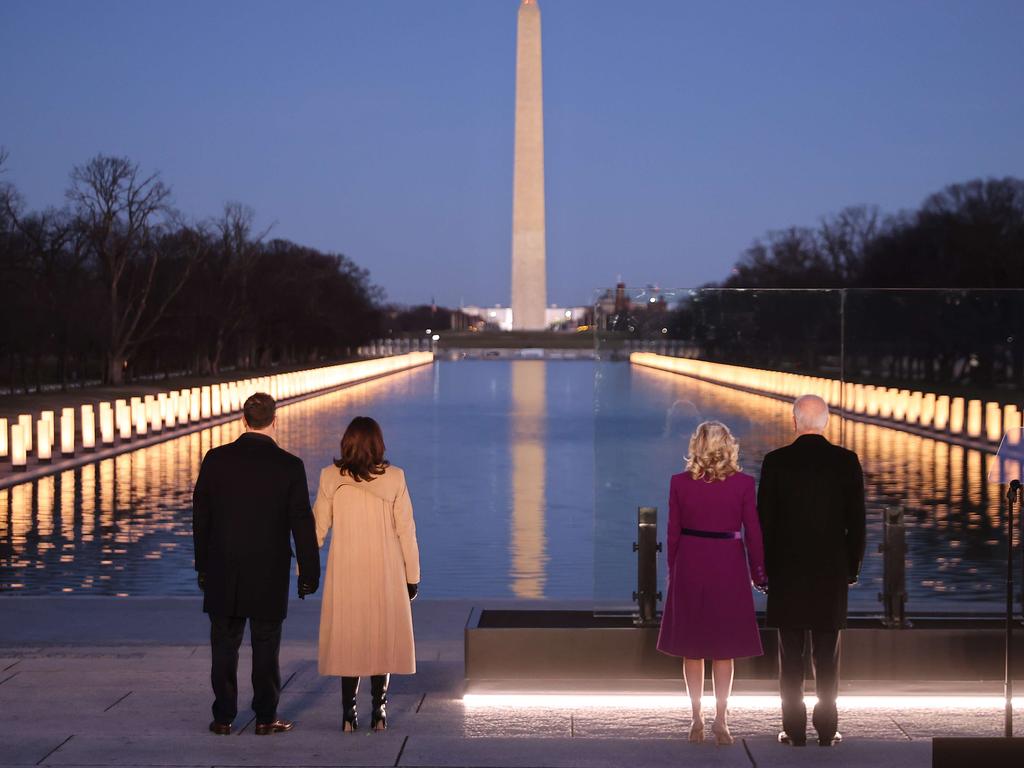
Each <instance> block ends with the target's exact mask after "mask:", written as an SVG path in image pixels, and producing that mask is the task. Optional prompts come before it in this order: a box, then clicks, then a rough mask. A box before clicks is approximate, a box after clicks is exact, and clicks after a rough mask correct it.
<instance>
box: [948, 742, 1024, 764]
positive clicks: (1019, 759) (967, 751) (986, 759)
mask: <svg viewBox="0 0 1024 768" xmlns="http://www.w3.org/2000/svg"><path fill="white" fill-rule="evenodd" d="M1022 765H1024V739H1020V738H1014V739H1007V738H991V739H979V738H972V739H948V738H946V739H932V768H1021V766H1022Z"/></svg>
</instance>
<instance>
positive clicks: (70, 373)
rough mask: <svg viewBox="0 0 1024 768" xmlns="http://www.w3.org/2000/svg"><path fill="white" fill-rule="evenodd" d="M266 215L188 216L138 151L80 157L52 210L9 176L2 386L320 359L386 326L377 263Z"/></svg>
mask: <svg viewBox="0 0 1024 768" xmlns="http://www.w3.org/2000/svg"><path fill="white" fill-rule="evenodd" d="M6 160H7V155H6V153H5V152H3V150H0V172H2V171H3V169H4V165H5V162H6ZM254 218H255V215H254V212H253V211H252V210H251V209H250V208H248V207H246V206H244V205H242V204H240V203H234V202H232V203H228V204H226V205H225V206H224V209H223V211H222V212H221V213H220V215H219V216H216V217H213V218H209V219H206V220H202V221H192V220H188V219H186V217H184V216H183V215H182V214H181V213H180V212H179V211H177V210H176V209H175V208H174V207H173V205H172V200H171V189H170V187H169V186H168V185H167V184H166V183H165V182H164V181H163V180H162V178H161V177H160V174H159V173H146V172H143V170H142V169H141V168H140V166H139V164H138V163H136V162H133V161H132V160H130V159H128V158H125V157H114V156H108V155H97V156H96V157H94V158H92V159H91V160H89V161H88V162H86V163H85V164H83V165H80V166H75V167H74V168H73V169H72V171H71V174H70V182H69V186H68V188H67V192H66V195H65V203H64V205H62V206H60V207H50V208H46V209H44V210H39V211H33V210H28V209H27V207H26V205H25V203H24V200H23V198H22V196H21V195H20V194H19V192H18V190H17V189H16V188H15V186H14V185H13V184H11V183H10V182H6V181H4V180H3V177H2V176H0V387H4V388H12V389H26V390H28V389H32V388H38V387H39V386H41V385H43V384H48V383H57V384H60V385H62V386H64V387H66V386H68V385H70V384H73V383H81V382H88V381H95V380H101V381H103V382H105V383H108V384H120V383H122V382H125V381H128V380H131V379H133V378H137V377H143V376H157V375H161V374H163V375H169V374H172V373H183V372H188V373H195V374H213V375H216V374H219V373H221V372H222V371H223V370H225V369H229V368H230V369H252V368H266V367H270V366H276V365H299V364H307V363H308V364H317V363H320V362H325V361H328V360H334V359H339V358H342V357H344V356H346V355H348V354H350V353H351V352H352V351H353V350H354V349H355V347H357V346H358V345H360V344H362V343H364V342H365V341H367V340H368V339H371V338H374V337H375V336H377V335H378V333H379V329H380V324H381V317H382V309H381V302H382V300H383V292H382V291H381V290H380V289H379V288H378V287H376V286H375V285H373V283H372V282H371V281H370V276H369V273H368V272H367V271H366V270H365V269H362V268H360V267H359V266H357V265H356V264H355V263H353V262H352V261H351V260H350V259H349V258H347V257H346V256H343V255H341V254H338V253H325V252H322V251H319V250H317V249H315V248H310V247H307V246H303V245H299V244H296V243H293V242H290V241H288V240H283V239H277V238H271V237H269V235H270V232H269V231H267V230H262V231H257V230H256V228H255V225H254Z"/></svg>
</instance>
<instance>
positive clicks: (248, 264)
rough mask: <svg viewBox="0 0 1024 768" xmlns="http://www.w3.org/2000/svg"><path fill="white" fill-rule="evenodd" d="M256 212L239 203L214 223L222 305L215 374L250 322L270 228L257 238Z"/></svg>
mask: <svg viewBox="0 0 1024 768" xmlns="http://www.w3.org/2000/svg"><path fill="white" fill-rule="evenodd" d="M254 219H255V213H254V211H253V210H252V209H251V208H249V207H248V206H245V205H242V204H241V203H238V202H229V203H227V204H225V206H224V213H223V214H222V215H221V217H220V218H219V219H217V220H216V221H215V222H214V227H215V229H216V232H217V235H218V241H217V245H216V246H215V247H214V249H213V253H212V254H211V257H212V259H213V260H215V262H216V263H215V264H214V265H213V266H214V267H215V271H216V275H217V278H218V280H219V282H220V286H219V287H220V291H219V294H220V301H218V302H217V304H216V310H217V311H216V313H215V323H214V324H215V329H214V340H213V354H212V359H211V360H210V369H211V372H212V373H215V374H216V373H220V366H221V364H222V362H223V361H222V357H223V354H224V350H225V348H226V347H227V344H228V342H229V341H231V340H232V339H233V338H234V336H235V335H236V334H237V333H238V330H239V328H241V326H242V324H243V322H244V321H245V319H246V314H247V312H246V309H247V307H248V303H249V278H250V276H251V274H252V271H253V268H254V267H255V266H256V264H257V262H258V260H259V256H260V243H261V242H262V241H263V239H264V238H265V237H266V236H267V234H268V233H269V232H270V227H267V228H266V229H264V230H263V231H261V232H259V233H257V234H253V220H254Z"/></svg>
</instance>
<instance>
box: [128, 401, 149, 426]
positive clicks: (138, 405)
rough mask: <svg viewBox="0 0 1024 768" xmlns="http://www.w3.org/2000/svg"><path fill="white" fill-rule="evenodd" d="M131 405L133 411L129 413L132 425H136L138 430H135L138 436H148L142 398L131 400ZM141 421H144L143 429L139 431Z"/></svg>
mask: <svg viewBox="0 0 1024 768" xmlns="http://www.w3.org/2000/svg"><path fill="white" fill-rule="evenodd" d="M129 404H130V408H131V411H130V413H129V418H130V419H131V422H132V424H133V425H135V427H136V430H135V432H136V434H139V435H144V434H146V413H145V411H143V410H142V398H141V397H133V398H132V399H131V400H129ZM140 413H141V415H140ZM140 419H141V421H142V429H138V425H139V420H140Z"/></svg>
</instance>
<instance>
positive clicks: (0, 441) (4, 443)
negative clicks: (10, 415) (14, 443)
mask: <svg viewBox="0 0 1024 768" xmlns="http://www.w3.org/2000/svg"><path fill="white" fill-rule="evenodd" d="M9 436H10V430H9V429H8V427H7V419H0V459H6V458H7V454H8V453H10V450H11V449H10V445H9V443H8V441H9V439H10V437H9Z"/></svg>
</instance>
